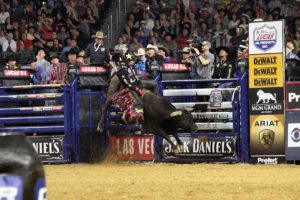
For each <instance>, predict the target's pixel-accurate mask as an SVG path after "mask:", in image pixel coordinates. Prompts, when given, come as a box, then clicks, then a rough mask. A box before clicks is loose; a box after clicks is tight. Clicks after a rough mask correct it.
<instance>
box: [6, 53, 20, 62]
mask: <svg viewBox="0 0 300 200" xmlns="http://www.w3.org/2000/svg"><path fill="white" fill-rule="evenodd" d="M5 60H6V62H9V61H16V62H17V61H18V58H17V56H16V55H13V54H12V55H9V56H7V58H6V59H5Z"/></svg>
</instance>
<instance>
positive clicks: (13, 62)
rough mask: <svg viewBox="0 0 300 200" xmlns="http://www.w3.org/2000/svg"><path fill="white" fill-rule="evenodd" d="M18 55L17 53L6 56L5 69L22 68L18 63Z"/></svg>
mask: <svg viewBox="0 0 300 200" xmlns="http://www.w3.org/2000/svg"><path fill="white" fill-rule="evenodd" d="M17 61H18V59H17V57H16V56H15V55H9V56H8V57H7V58H6V65H5V69H20V66H19V65H17Z"/></svg>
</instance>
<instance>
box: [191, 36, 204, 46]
mask: <svg viewBox="0 0 300 200" xmlns="http://www.w3.org/2000/svg"><path fill="white" fill-rule="evenodd" d="M201 42H202V39H201V37H199V36H198V35H194V36H193V42H192V44H193V47H200V46H201Z"/></svg>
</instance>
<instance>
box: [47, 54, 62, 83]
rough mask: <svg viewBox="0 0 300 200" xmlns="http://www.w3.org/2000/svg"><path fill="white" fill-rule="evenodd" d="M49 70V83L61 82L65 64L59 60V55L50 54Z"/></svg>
mask: <svg viewBox="0 0 300 200" xmlns="http://www.w3.org/2000/svg"><path fill="white" fill-rule="evenodd" d="M49 59H50V62H51V71H50V79H49V84H63V82H64V75H65V70H66V65H65V64H63V63H60V62H59V56H58V54H56V53H52V54H50V58H49Z"/></svg>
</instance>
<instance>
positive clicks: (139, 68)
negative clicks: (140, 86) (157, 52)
mask: <svg viewBox="0 0 300 200" xmlns="http://www.w3.org/2000/svg"><path fill="white" fill-rule="evenodd" d="M145 54H146V52H145V49H144V48H139V49H138V51H137V53H135V54H134V55H135V56H136V57H137V61H136V62H135V64H134V70H135V72H136V74H137V76H138V77H139V78H140V79H146V78H147V76H148V75H149V74H148V73H147V70H146V57H145Z"/></svg>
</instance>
